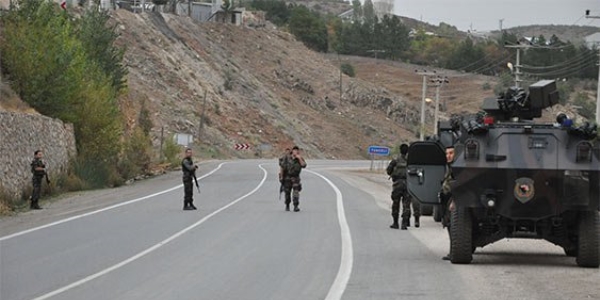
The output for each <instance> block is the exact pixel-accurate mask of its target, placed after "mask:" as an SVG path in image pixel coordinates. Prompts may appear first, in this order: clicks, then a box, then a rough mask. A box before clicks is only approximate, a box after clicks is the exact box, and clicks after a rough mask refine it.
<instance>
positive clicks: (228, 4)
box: [221, 0, 234, 23]
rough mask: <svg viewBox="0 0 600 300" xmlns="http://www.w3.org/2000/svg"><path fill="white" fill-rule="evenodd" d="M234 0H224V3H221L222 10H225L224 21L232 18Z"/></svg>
mask: <svg viewBox="0 0 600 300" xmlns="http://www.w3.org/2000/svg"><path fill="white" fill-rule="evenodd" d="M233 9H234V5H233V1H232V0H223V4H221V11H222V12H223V23H227V22H228V20H231V16H232V15H233Z"/></svg>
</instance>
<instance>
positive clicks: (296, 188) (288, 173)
mask: <svg viewBox="0 0 600 300" xmlns="http://www.w3.org/2000/svg"><path fill="white" fill-rule="evenodd" d="M304 168H306V161H305V160H304V158H303V157H302V156H301V155H300V149H299V148H298V146H294V147H293V148H292V152H291V154H290V157H289V158H288V159H287V160H286V161H285V162H284V164H283V167H282V170H281V173H280V176H283V177H282V178H283V189H284V192H285V210H286V211H290V202H292V201H293V203H294V211H300V208H299V207H298V206H299V205H300V191H302V184H301V183H300V172H302V169H304ZM292 191H293V194H292Z"/></svg>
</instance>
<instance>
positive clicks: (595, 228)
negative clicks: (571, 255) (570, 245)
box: [576, 210, 600, 268]
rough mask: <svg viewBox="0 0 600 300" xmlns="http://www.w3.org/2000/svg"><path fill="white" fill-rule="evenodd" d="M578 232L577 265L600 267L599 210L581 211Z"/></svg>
mask: <svg viewBox="0 0 600 300" xmlns="http://www.w3.org/2000/svg"><path fill="white" fill-rule="evenodd" d="M578 234H579V237H578V239H579V242H578V243H579V246H578V251H577V259H576V260H577V265H578V266H580V267H588V268H598V266H599V265H600V241H599V240H600V216H599V215H598V212H597V211H595V210H594V211H584V212H581V215H580V217H579V230H578Z"/></svg>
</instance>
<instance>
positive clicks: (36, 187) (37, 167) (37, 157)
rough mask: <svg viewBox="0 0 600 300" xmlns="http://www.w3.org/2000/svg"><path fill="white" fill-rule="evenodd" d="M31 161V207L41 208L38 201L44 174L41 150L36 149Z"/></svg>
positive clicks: (44, 167) (44, 168)
mask: <svg viewBox="0 0 600 300" xmlns="http://www.w3.org/2000/svg"><path fill="white" fill-rule="evenodd" d="M33 155H34V158H33V161H32V162H31V173H32V174H33V178H32V181H33V192H32V194H31V205H30V207H29V208H31V209H42V208H41V207H40V206H39V204H38V201H39V200H40V193H41V190H42V178H44V176H46V165H45V164H44V162H43V161H42V157H43V153H42V150H36V151H35V152H34V153H33Z"/></svg>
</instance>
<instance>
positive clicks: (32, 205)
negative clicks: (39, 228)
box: [29, 200, 42, 209]
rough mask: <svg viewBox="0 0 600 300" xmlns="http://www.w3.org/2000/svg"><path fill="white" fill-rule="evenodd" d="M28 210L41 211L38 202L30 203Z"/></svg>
mask: <svg viewBox="0 0 600 300" xmlns="http://www.w3.org/2000/svg"><path fill="white" fill-rule="evenodd" d="M29 208H31V209H42V208H41V207H40V205H39V204H38V200H35V201H31V206H30V207H29Z"/></svg>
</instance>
